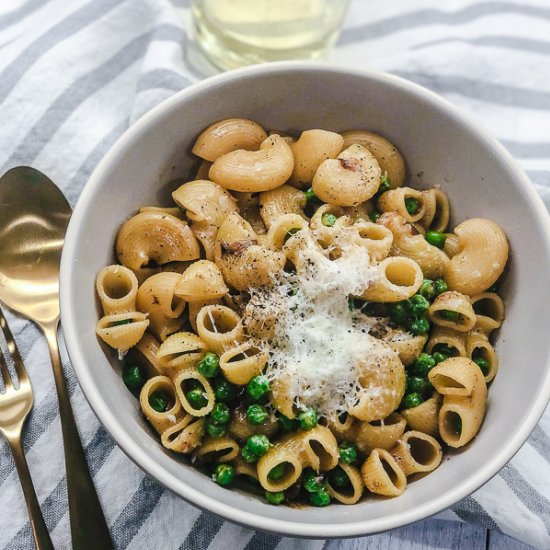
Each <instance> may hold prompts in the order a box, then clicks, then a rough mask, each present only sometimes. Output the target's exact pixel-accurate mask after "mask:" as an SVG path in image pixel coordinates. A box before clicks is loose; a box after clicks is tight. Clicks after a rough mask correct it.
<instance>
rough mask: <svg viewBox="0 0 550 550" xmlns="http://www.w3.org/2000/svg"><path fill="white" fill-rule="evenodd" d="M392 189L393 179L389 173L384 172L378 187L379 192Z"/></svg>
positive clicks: (379, 193)
mask: <svg viewBox="0 0 550 550" xmlns="http://www.w3.org/2000/svg"><path fill="white" fill-rule="evenodd" d="M390 189H391V179H390V177H389V176H388V173H387V172H384V174H383V175H382V177H381V178H380V185H379V187H378V191H377V194H378V195H381V194H382V193H385V192H386V191H389V190H390Z"/></svg>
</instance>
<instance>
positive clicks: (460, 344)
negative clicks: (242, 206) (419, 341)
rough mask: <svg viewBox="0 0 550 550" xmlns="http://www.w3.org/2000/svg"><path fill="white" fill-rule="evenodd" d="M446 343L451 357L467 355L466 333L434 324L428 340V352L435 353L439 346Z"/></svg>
mask: <svg viewBox="0 0 550 550" xmlns="http://www.w3.org/2000/svg"><path fill="white" fill-rule="evenodd" d="M441 345H444V346H445V349H446V350H447V351H448V354H449V355H450V356H451V357H456V356H459V357H466V356H467V353H466V333H464V332H458V331H457V330H454V329H452V328H449V327H442V326H434V327H433V329H432V331H431V333H430V337H429V338H428V342H427V344H426V348H425V349H426V352H427V353H433V352H434V351H435V350H437V346H441Z"/></svg>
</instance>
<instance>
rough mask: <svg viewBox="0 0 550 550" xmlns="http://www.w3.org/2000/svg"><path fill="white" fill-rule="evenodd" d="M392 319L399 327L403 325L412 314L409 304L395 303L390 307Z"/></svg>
mask: <svg viewBox="0 0 550 550" xmlns="http://www.w3.org/2000/svg"><path fill="white" fill-rule="evenodd" d="M388 311H389V314H390V319H391V320H392V321H393V322H394V323H397V324H398V325H403V324H405V322H406V321H407V318H408V316H409V314H410V304H409V303H408V302H394V303H392V304H390V305H389V306H388Z"/></svg>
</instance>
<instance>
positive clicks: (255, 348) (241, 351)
mask: <svg viewBox="0 0 550 550" xmlns="http://www.w3.org/2000/svg"><path fill="white" fill-rule="evenodd" d="M268 358H269V347H268V346H267V345H265V344H262V343H261V342H254V341H253V340H248V341H247V342H243V343H242V344H239V345H236V346H234V347H231V348H229V349H228V350H226V351H224V352H223V353H222V355H221V356H220V368H221V370H222V372H223V374H224V376H225V377H226V378H227V379H228V380H229V381H230V382H233V384H240V385H243V384H246V383H247V382H249V381H250V379H251V378H253V377H254V376H258V375H259V374H261V372H262V371H263V369H264V367H265V365H266V363H267V360H268Z"/></svg>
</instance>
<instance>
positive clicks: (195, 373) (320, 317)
mask: <svg viewBox="0 0 550 550" xmlns="http://www.w3.org/2000/svg"><path fill="white" fill-rule="evenodd" d="M293 136H299V137H298V139H296V138H295V137H293ZM193 152H194V154H195V155H196V156H197V157H198V158H199V161H198V162H197V163H196V165H195V166H194V167H193V168H192V172H195V171H196V174H195V176H194V178H193V176H192V175H191V177H189V178H187V179H178V180H177V181H176V182H174V185H173V187H172V189H174V191H173V193H172V202H171V203H170V204H163V205H159V206H157V205H152V206H150V205H146V206H142V207H141V208H140V209H139V212H138V213H137V214H136V215H134V216H132V217H130V218H129V219H128V220H127V221H126V222H124V223H122V225H121V228H120V230H119V232H118V235H117V238H116V247H115V248H116V254H117V257H118V263H119V264H121V265H116V264H115V262H116V261H117V260H114V262H111V263H112V265H108V266H107V267H105V268H104V269H102V270H101V271H100V273H99V274H98V276H97V278H96V281H95V287H96V292H97V296H98V298H99V301H98V304H97V305H98V308H99V309H103V314H104V316H103V317H101V318H100V320H99V321H98V324H97V326H96V332H97V336H98V338H99V339H100V340H103V341H104V342H106V343H107V344H108V345H109V346H111V347H113V348H115V349H116V350H118V352H119V354H118V355H119V360H120V362H121V363H122V369H121V370H122V378H123V381H124V383H125V384H126V385H127V387H128V389H129V390H131V392H132V393H133V394H134V395H135V396H139V406H140V408H141V410H142V411H143V414H144V416H145V418H146V419H147V420H148V422H149V423H150V424H151V425H152V427H153V428H154V430H155V431H156V432H157V433H158V436H159V440H160V441H159V444H161V445H162V446H163V447H164V448H165V449H168V450H171V451H174V452H177V453H182V454H184V455H188V457H186V458H184V460H185V461H189V462H191V463H192V464H196V465H198V466H199V467H200V469H201V470H202V471H204V472H208V473H210V474H211V477H212V479H213V481H215V482H217V483H219V485H222V486H226V485H229V484H231V482H232V479H233V478H234V477H239V478H241V481H245V480H248V481H249V482H250V481H251V480H252V482H253V483H251V484H249V485H250V486H249V488H250V489H251V490H253V491H254V492H256V493H257V492H258V491H256V490H254V489H252V485H256V486H257V484H258V482H259V484H260V485H261V487H262V489H263V490H264V491H265V498H266V500H267V502H269V503H271V504H275V503H277V502H280V501H284V502H286V503H287V504H289V505H290V506H294V505H297V506H300V505H302V504H303V503H304V502H303V501H304V499H306V501H309V504H311V505H313V506H321V505H326V504H328V503H329V502H330V501H331V500H332V501H335V502H339V503H341V504H346V505H352V504H355V503H357V502H359V501H360V500H361V499H362V497H363V495H364V493H365V492H370V493H375V494H379V495H383V496H387V497H397V496H399V495H401V494H402V493H403V491H405V489H406V487H407V482H408V479H407V476H411V477H410V478H409V480H410V481H412V482H414V483H429V480H427V481H424V480H423V479H421V478H422V477H423V475H416V474H425V473H427V472H430V471H432V470H434V469H435V468H436V467H438V466H439V464H440V463H441V457H442V454H443V453H444V451H445V450H446V449H448V448H456V447H462V446H463V445H466V444H467V443H468V442H470V441H471V440H472V439H473V438H474V437H475V435H476V434H477V433H478V431H479V429H480V428H481V425H482V422H483V418H484V415H485V408H486V402H487V384H488V383H490V382H491V381H492V380H493V378H494V376H495V375H496V373H497V370H498V364H499V359H498V357H497V353H496V351H495V347H494V342H493V340H492V339H490V337H491V336H492V334H491V333H492V332H493V331H494V330H495V329H497V328H499V327H500V326H501V325H502V323H503V320H504V303H503V300H502V298H501V296H500V295H499V294H498V287H500V283H501V281H500V280H499V281H498V285H496V284H495V283H496V280H497V279H500V277H501V276H502V275H503V273H504V269H505V264H506V261H507V257H508V243H507V240H506V236H505V235H504V232H503V231H502V229H500V228H499V226H498V225H497V224H495V223H494V222H492V221H489V220H486V219H473V220H466V221H463V222H462V223H460V224H459V225H458V226H456V227H453V226H452V225H451V226H449V221H450V205H449V200H448V198H447V195H446V194H445V189H443V188H442V189H440V188H439V185H436V186H435V187H433V188H431V189H424V190H417V189H414V188H412V187H409V186H407V183H408V182H407V181H406V180H405V176H406V170H405V161H404V159H403V157H402V156H401V154H400V152H399V151H398V150H397V148H396V147H395V146H394V145H393V144H392V143H391V142H389V141H388V140H387V139H385V138H384V137H382V136H381V135H379V134H376V133H373V132H367V131H363V130H350V131H347V132H343V133H342V134H337V133H335V132H332V131H327V130H323V129H315V130H305V131H302V132H301V133H300V132H298V131H296V129H292V132H291V134H288V133H286V132H284V131H280V132H275V131H270V132H269V135H267V134H266V131H265V130H264V129H263V128H262V127H261V126H260V125H259V124H257V123H256V122H254V121H252V120H248V119H239V118H233V119H225V120H221V121H219V122H216V123H214V124H213V125H211V126H210V127H208V128H207V129H206V130H204V131H203V132H202V133H201V134H200V136H199V137H198V139H197V141H196V143H195V145H194V147H193ZM197 168H198V171H197ZM188 180H190V181H188ZM154 183H155V185H156V184H157V183H158V182H154ZM451 183H452V184H453V185H456V184H457V182H451ZM458 183H459V182H458ZM453 206H456V205H453ZM456 214H457V215H458V216H460V208H458V207H457V212H456ZM448 226H449V227H448ZM504 288H506V286H505V287H504ZM442 467H443V468H445V466H442ZM365 489H366V490H367V491H365ZM372 506H377V504H376V503H375V502H373V503H372Z"/></svg>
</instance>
